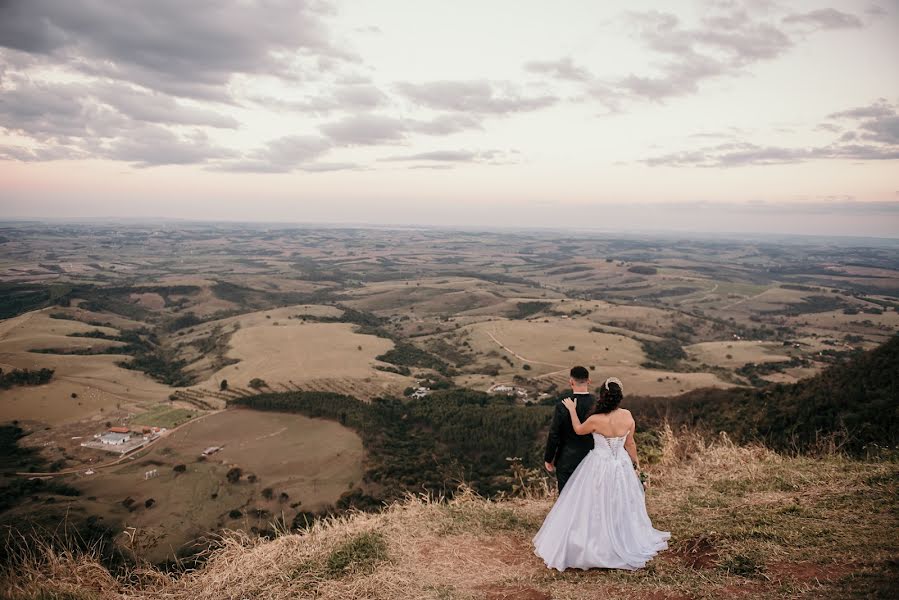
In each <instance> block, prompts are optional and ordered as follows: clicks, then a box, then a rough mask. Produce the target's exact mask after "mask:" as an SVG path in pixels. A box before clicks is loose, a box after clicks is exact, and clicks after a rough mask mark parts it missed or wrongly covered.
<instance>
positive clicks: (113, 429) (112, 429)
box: [109, 427, 130, 433]
mask: <svg viewBox="0 0 899 600" xmlns="http://www.w3.org/2000/svg"><path fill="white" fill-rule="evenodd" d="M109 431H110V432H112V433H128V432H129V431H130V430H129V429H128V428H127V427H110V428H109Z"/></svg>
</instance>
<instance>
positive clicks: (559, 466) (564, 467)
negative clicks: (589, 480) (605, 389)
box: [543, 367, 594, 493]
mask: <svg viewBox="0 0 899 600" xmlns="http://www.w3.org/2000/svg"><path fill="white" fill-rule="evenodd" d="M568 383H569V384H570V385H571V394H566V395H565V396H563V398H572V399H574V401H575V402H576V403H577V408H576V409H575V410H576V412H577V416H578V417H579V418H580V420H581V422H582V423H583V422H584V421H586V420H587V416H588V415H589V414H590V411H592V410H593V404H594V399H593V395H592V394H591V393H590V372H589V371H588V370H587V369H585V368H584V367H573V368H572V369H571V372H570V373H569V379H568ZM591 450H593V436H592V435H578V434H576V433H575V432H574V428H573V427H572V426H571V417H570V416H569V415H568V409H567V408H565V406H564V405H563V404H562V398H559V401H558V402H556V410H555V412H554V413H553V420H552V423H551V424H550V426H549V435H547V437H546V452H544V454H543V460H544V461H545V463H546V470H547V471H549V472H550V473H552V472H555V473H556V478H557V479H558V481H559V493H562V488H563V487H565V483H566V482H567V481H568V478H569V477H571V474H572V473H574V470H575V469H577V466H578V465H579V464H580V463H581V461H582V460H583V459H584V457H585V456H587V453H588V452H590V451H591Z"/></svg>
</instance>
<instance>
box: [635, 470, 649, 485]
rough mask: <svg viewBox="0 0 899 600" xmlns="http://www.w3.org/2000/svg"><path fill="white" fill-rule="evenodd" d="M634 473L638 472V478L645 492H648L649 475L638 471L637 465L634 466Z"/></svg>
mask: <svg viewBox="0 0 899 600" xmlns="http://www.w3.org/2000/svg"><path fill="white" fill-rule="evenodd" d="M634 471H636V472H637V478H638V479H639V480H640V485H642V486H643V491H646V488H648V487H649V473H647V472H646V471H641V470H640V469H638V468H637V465H636V464H634Z"/></svg>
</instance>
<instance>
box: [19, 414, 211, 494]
mask: <svg viewBox="0 0 899 600" xmlns="http://www.w3.org/2000/svg"><path fill="white" fill-rule="evenodd" d="M220 412H222V411H221V410H215V411H212V412H208V413H206V414H203V415H200V416H199V417H196V418H195V419H191V420H190V421H187V422H186V423H182V424H181V425H178V426H177V427H175V428H173V429H169V430H168V431H166V432H165V434H163V435H160V436H159V437H158V438H156V439H155V440H153V441H152V442H148V443H147V444H146V445H144V446H141V447H140V448H138V449H137V450H135V451H134V452H131V453H129V454H125V455H123V456H120V457H119V458H117V459H115V460H113V461H110V462H107V463H103V464H102V465H87V466H81V467H78V468H75V469H66V470H64V471H56V472H54V473H16V475H19V476H21V477H42V478H50V477H60V476H63V475H75V474H77V473H80V472H82V471H87V470H88V469H90V470H93V471H98V470H100V469H108V468H109V467H114V466H116V465H119V464H121V463H123V462H124V461H126V460H134V459H135V458H137V457H138V456H140V455H141V454H142V453H143V452H144V451H146V450H149V449H150V448H152V447H153V446H155V445H156V444H157V443H159V442H160V441H162V440H164V439H166V438H167V437H168V436H169V435H171V434H172V433H174V432H176V431H178V430H179V429H181V428H182V427H187V426H188V425H191V424H193V423H196V422H197V421H201V420H203V419H205V418H206V417H209V416H212V415H216V414H218V413H220Z"/></svg>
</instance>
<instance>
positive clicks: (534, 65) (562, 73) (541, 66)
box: [524, 56, 592, 81]
mask: <svg viewBox="0 0 899 600" xmlns="http://www.w3.org/2000/svg"><path fill="white" fill-rule="evenodd" d="M524 68H525V70H526V71H528V72H530V73H537V74H540V75H548V76H549V77H554V78H556V79H566V80H568V81H590V80H591V79H592V75H591V74H590V72H589V71H587V69H585V68H583V67H579V66H577V65H575V64H574V61H573V60H572V59H571V57H570V56H566V57H563V58H560V59H557V60H548V61H531V62H529V63H526V64H525V65H524Z"/></svg>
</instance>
